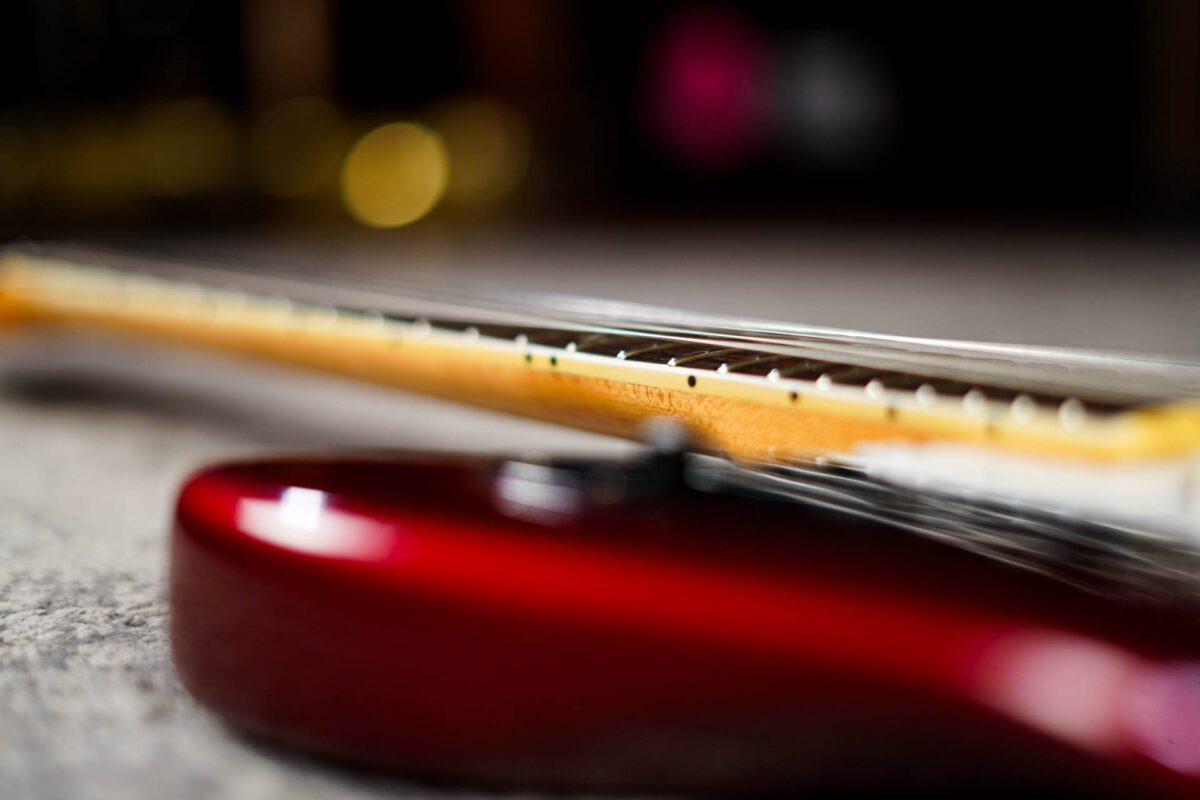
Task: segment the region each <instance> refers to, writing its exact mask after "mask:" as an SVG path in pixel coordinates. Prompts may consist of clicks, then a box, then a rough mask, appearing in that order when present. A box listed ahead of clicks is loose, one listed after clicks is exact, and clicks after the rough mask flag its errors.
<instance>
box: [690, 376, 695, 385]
mask: <svg viewBox="0 0 1200 800" xmlns="http://www.w3.org/2000/svg"><path fill="white" fill-rule="evenodd" d="M695 385H696V376H695V375H688V386H695Z"/></svg>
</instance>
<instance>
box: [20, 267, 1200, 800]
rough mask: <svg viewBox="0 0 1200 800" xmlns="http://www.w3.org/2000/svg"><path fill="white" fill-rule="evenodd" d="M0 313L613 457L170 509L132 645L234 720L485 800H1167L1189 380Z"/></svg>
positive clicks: (913, 355) (1186, 706) (279, 469)
mask: <svg viewBox="0 0 1200 800" xmlns="http://www.w3.org/2000/svg"><path fill="white" fill-rule="evenodd" d="M0 323H12V324H25V325H59V326H86V327H88V328H94V329H97V330H100V329H103V330H108V331H112V332H116V333H119V334H125V335H133V336H144V337H154V338H156V339H164V340H172V341H177V342H179V343H181V344H186V345H193V346H203V347H209V348H218V349H221V350H226V351H231V352H235V353H241V354H245V355H247V356H252V357H258V358H267V359H274V360H280V361H284V362H288V363H292V364H297V365H301V366H306V367H310V368H316V369H320V370H325V371H329V372H334V373H338V374H342V375H348V376H352V377H356V378H361V379H364V380H370V381H374V382H379V383H384V384H387V385H391V386H395V387H397V388H401V389H407V390H411V391H418V392H422V393H426V394H431V395H435V396H439V397H444V398H447V399H449V400H454V401H458V402H465V403H470V404H474V405H479V406H483V407H487V408H493V409H500V410H504V411H508V412H512V413H516V414H521V415H525V416H530V417H535V418H539V419H545V420H551V421H555V422H559V423H563V424H567V425H571V426H575V427H578V428H583V429H587V430H595V431H601V432H606V433H612V434H616V435H620V436H626V437H633V438H647V437H648V438H650V439H651V440H652V441H653V443H654V445H655V448H656V449H655V454H653V455H651V456H648V457H647V460H646V461H645V463H602V464H572V463H537V462H522V461H495V462H480V461H477V460H469V459H464V458H452V457H433V456H417V455H409V456H404V457H401V456H397V457H396V458H393V459H380V458H349V457H348V458H346V459H344V460H340V461H328V460H326V461H316V460H303V459H282V460H279V459H277V460H268V461H261V462H252V463H241V464H231V465H225V466H218V467H214V468H212V469H210V470H206V471H204V472H201V473H200V474H198V475H197V476H195V477H194V478H193V479H192V480H191V481H189V483H188V484H187V485H186V486H185V487H184V488H183V490H182V492H181V495H180V499H179V503H178V507H177V511H176V525H175V532H174V536H173V543H172V569H171V606H172V609H171V611H172V617H171V626H172V630H171V634H172V646H173V652H174V658H175V662H176V666H177V669H178V671H179V675H180V677H181V679H182V680H183V683H184V685H185V686H186V687H187V688H188V689H189V690H190V691H191V692H192V693H193V694H194V695H195V696H196V697H197V698H198V699H199V700H200V701H201V702H202V703H204V704H206V705H208V706H209V707H211V708H213V709H214V710H216V711H217V712H218V713H221V714H223V715H225V716H227V717H229V718H230V719H232V720H234V721H236V722H238V723H239V724H241V725H244V726H247V727H249V728H251V729H254V730H258V731H261V732H265V733H268V734H270V735H273V736H276V737H279V738H282V739H284V740H288V741H292V742H295V743H298V744H301V745H305V746H308V747H311V748H315V749H318V750H321V751H325V752H328V753H332V754H336V755H338V756H342V757H345V758H349V759H354V760H359V761H366V762H371V763H377V764H384V765H388V766H393V767H398V768H402V769H404V770H406V771H407V772H409V773H411V774H416V775H429V776H433V777H438V778H442V779H445V778H450V779H455V780H460V781H462V780H466V781H472V782H481V783H484V784H487V785H508V786H522V787H524V786H547V787H561V788H568V789H580V788H613V789H636V790H688V791H701V792H714V791H752V790H781V789H795V788H798V787H800V788H810V789H841V790H848V791H860V790H873V789H880V788H887V789H890V790H894V789H896V788H905V789H910V790H911V789H922V790H925V791H937V790H946V791H954V790H957V789H962V788H964V787H979V786H986V787H1000V786H1007V787H1010V788H1012V787H1025V788H1028V787H1030V786H1036V787H1054V788H1071V789H1077V790H1081V791H1086V792H1093V793H1108V794H1114V795H1121V794H1123V795H1124V796H1129V793H1131V792H1137V793H1142V794H1148V793H1158V794H1162V795H1164V796H1196V795H1198V794H1200V638H1198V637H1197V634H1198V633H1200V630H1198V627H1200V625H1198V623H1197V617H1196V613H1195V612H1196V607H1197V606H1196V599H1197V598H1196V595H1197V587H1200V562H1198V561H1197V552H1198V551H1200V499H1198V498H1200V494H1198V493H1197V489H1200V484H1198V482H1200V476H1198V475H1197V470H1196V465H1197V462H1196V457H1195V456H1196V452H1197V447H1198V446H1200V406H1198V405H1197V401H1196V398H1197V396H1198V394H1200V367H1197V366H1195V365H1191V364H1185V363H1177V362H1172V361H1169V360H1166V359H1157V358H1151V357H1144V356H1138V355H1134V354H1119V353H1099V352H1091V351H1085V350H1065V349H1056V348H1045V347H1019V346H1001V345H991V344H982V343H970V342H941V341H931V340H920V339H910V338H899V337H889V336H880V335H871V334H864V333H858V332H851V331H841V330H830V329H823V328H811V327H800V326H792V325H781V324H774V323H766V322H760V321H753V320H742V319H730V318H717V317H711V316H704V317H699V316H696V315H690V314H685V313H681V312H674V311H667V310H662V309H656V308H651V307H645V306H632V305H628V304H611V303H604V302H595V301H583V300H579V299H575V298H563V297H544V298H529V297H516V296H504V295H496V294H492V295H473V294H470V293H467V292H460V291H451V290H446V289H440V288H432V287H413V286H403V287H400V286H378V285H370V284H366V283H361V284H357V285H352V284H351V285H348V284H347V282H345V281H341V282H338V283H336V284H335V283H333V282H331V281H329V280H328V279H323V278H322V277H321V276H317V275H311V274H310V275H306V274H300V273H282V272H271V271H265V270H257V271H253V270H245V269H239V270H224V269H220V268H215V267H200V266H195V265H174V264H164V263H158V262H151V261H144V260H143V261H138V260H132V259H118V258H115V257H113V256H100V255H97V254H95V253H75V254H71V253H65V252H58V253H50V252H45V251H38V250H21V249H15V248H14V249H10V250H9V251H8V252H6V253H5V255H4V256H3V260H2V261H0Z"/></svg>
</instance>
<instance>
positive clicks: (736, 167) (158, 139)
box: [0, 0, 1200, 352]
mask: <svg viewBox="0 0 1200 800" xmlns="http://www.w3.org/2000/svg"><path fill="white" fill-rule="evenodd" d="M0 29H2V30H3V31H4V32H5V33H6V34H7V35H6V36H5V45H4V47H3V48H2V49H0V62H2V64H3V68H2V69H0V237H2V238H4V239H12V238H21V237H33V238H42V239H46V238H50V239H77V240H78V239H83V240H88V241H93V240H96V239H103V240H105V241H120V242H128V241H144V240H147V239H154V240H156V241H158V242H159V243H160V244H161V243H163V242H168V243H171V244H172V245H173V246H178V247H184V245H185V243H191V244H192V245H194V244H195V243H196V242H201V241H203V242H205V243H206V244H204V245H203V246H201V247H200V248H199V249H201V250H207V251H209V252H221V253H223V254H225V255H229V256H231V257H232V258H234V259H235V260H245V261H251V260H263V259H272V260H284V261H287V260H289V259H295V258H298V257H304V256H307V257H309V258H315V257H316V256H315V255H314V254H316V253H321V254H322V255H321V258H322V259H323V260H324V261H325V262H326V264H327V266H328V265H329V264H332V263H333V262H334V261H335V260H336V261H337V263H339V264H343V263H344V264H350V263H352V262H355V259H358V262H357V263H365V262H367V261H372V260H373V261H374V262H376V263H381V262H389V263H394V264H397V265H400V264H407V265H408V266H407V267H402V266H396V267H395V270H397V271H404V270H406V269H407V270H409V271H412V270H416V271H417V272H421V270H422V269H425V270H426V272H427V273H429V274H430V275H432V276H433V277H434V278H436V279H446V278H452V279H461V280H464V281H471V282H478V281H479V280H480V279H483V278H491V279H492V280H491V282H493V283H497V282H498V283H504V284H506V285H508V286H509V287H510V288H512V286H516V288H526V287H528V288H537V289H561V290H569V291H580V292H586V293H592V294H602V295H606V296H616V297H621V298H627V299H649V300H652V301H654V302H659V303H662V304H667V305H687V306H691V307H695V308H701V309H711V310H725V311H735V312H739V313H753V314H756V315H758V316H776V317H782V318H785V319H792V320H802V321H809V322H815V323H826V324H842V325H853V326H859V327H868V328H882V329H885V330H891V331H895V332H899V333H916V334H927V335H947V336H967V337H976V338H1000V339H1008V340H1013V339H1026V340H1029V339H1032V340H1038V341H1049V342H1056V343H1064V344H1099V345H1111V346H1124V347H1134V348H1141V349H1162V348H1168V349H1175V350H1185V351H1188V352H1192V351H1196V350H1200V348H1198V347H1196V346H1194V344H1193V343H1194V342H1196V340H1197V335H1198V334H1200V328H1198V327H1197V325H1196V324H1195V323H1192V322H1191V318H1192V317H1193V316H1194V315H1193V314H1192V313H1191V302H1190V299H1191V297H1194V296H1195V292H1196V291H1200V283H1197V282H1196V281H1192V282H1191V283H1187V281H1191V280H1192V279H1191V276H1192V275H1193V274H1196V273H1197V271H1196V270H1194V269H1192V264H1193V263H1194V261H1195V255H1196V248H1195V247H1193V245H1192V241H1193V232H1194V230H1195V228H1196V225H1197V223H1198V222H1200V5H1197V4H1196V3H1195V2H1193V0H1144V1H1142V2H1134V1H1132V0H1131V1H1129V2H1114V3H1104V4H1097V3H1091V4H1080V3H1063V4H1050V5H1047V4H1044V3H1035V2H1021V1H1020V0H1014V1H1013V2H1007V3H994V4H983V5H980V4H967V5H964V4H961V3H935V2H924V3H903V4H895V3H893V4H879V3H870V2H855V1H854V0H851V1H850V2H821V1H819V0H817V1H815V2H807V3H793V4H777V3H738V4H733V3H723V2H697V1H696V0H676V1H675V2H642V3H636V4H632V3H566V2H555V1H554V0H508V1H507V2H503V3H496V2H484V1H483V0H458V1H457V2H448V3H376V2H368V1H367V0H346V2H336V0H243V2H233V1H232V0H206V1H205V2H201V1H200V0H7V1H6V2H5V3H4V4H3V6H2V7H0ZM913 232H916V233H915V234H914V233H913ZM914 236H915V238H914ZM648 240H651V241H653V242H654V243H655V244H654V246H653V247H650V248H649V249H647V248H646V247H645V246H643V245H644V243H645V242H646V241H648ZM214 242H220V243H221V244H217V245H214ZM331 242H338V243H342V244H339V245H337V247H333V246H331V245H330V243H331ZM345 242H354V243H355V244H354V247H355V250H354V253H355V256H354V257H345V254H346V251H345V247H344V243H345ZM472 242H474V243H483V244H477V246H475V249H471V245H470V243H472ZM513 242H519V244H517V245H514V244H512V243H513ZM614 242H617V243H620V242H640V243H642V244H638V245H636V246H632V247H624V246H620V245H614V244H613V243H614ZM314 243H319V244H314ZM1016 243H1022V244H1021V245H1020V246H1018V244H1016ZM1026 245H1027V246H1026ZM321 248H325V249H324V250H322V249H321ZM339 248H340V249H339ZM605 248H607V249H605ZM846 248H850V249H846ZM185 249H186V248H185ZM365 252H366V253H370V256H369V257H364V256H363V255H362V254H363V253H365ZM448 253H450V254H451V255H447V254H448ZM452 261H453V262H455V263H456V264H457V265H458V266H457V267H456V268H455V269H450V270H447V269H441V268H439V269H430V268H429V267H430V265H432V264H435V263H436V264H441V265H443V266H445V265H446V264H448V263H450V262H452ZM485 262H486V263H485ZM731 264H736V265H737V266H738V269H739V270H745V271H746V272H744V273H743V274H744V275H753V276H755V278H756V279H757V277H758V276H760V275H762V276H764V277H763V280H764V281H765V282H767V283H771V284H774V285H776V286H788V287H792V288H797V287H798V286H801V285H802V291H796V292H790V293H789V294H788V302H787V303H786V304H785V302H784V300H783V299H781V298H780V297H779V296H778V293H777V292H773V291H759V292H757V293H753V292H752V293H750V294H746V293H744V292H741V291H730V290H729V285H728V284H729V282H728V280H726V282H725V283H724V284H723V285H717V284H721V281H720V280H717V281H716V282H715V283H714V281H712V280H708V279H707V278H705V276H710V277H711V276H713V275H716V276H718V278H719V277H721V276H722V275H724V276H725V278H728V277H729V276H728V271H729V266H730V265H731ZM414 265H415V266H414ZM1148 270H1149V271H1150V272H1153V273H1154V274H1162V275H1164V276H1169V277H1170V280H1171V281H1172V282H1171V283H1165V284H1164V283H1159V284H1157V285H1156V286H1151V287H1150V288H1146V286H1145V284H1146V283H1147V281H1146V280H1145V275H1146V274H1148V273H1147V271H1148ZM600 272H603V273H604V275H603V276H600V274H599V273H600ZM648 276H650V277H654V278H655V279H657V280H658V283H657V284H653V288H654V291H653V292H650V291H645V290H644V287H645V286H646V283H645V282H646V281H647V280H648ZM1048 276H1049V277H1048ZM816 278H819V279H820V280H816ZM1091 278H1098V279H1102V281H1106V282H1107V283H1095V282H1094V281H1091V280H1090V279H1091ZM901 279H903V283H900V282H899V281H901ZM1084 279H1087V280H1089V283H1088V285H1087V286H1086V287H1083V288H1082V289H1081V288H1080V284H1081V282H1082V281H1083V280H1084ZM632 280H636V281H638V285H639V287H641V288H643V290H642V291H637V292H634V291H632V290H631V289H630V283H631V281H632ZM798 281H799V282H800V283H799V284H798V283H797V282H798ZM838 281H841V283H837V282H838ZM1179 281H1184V283H1179ZM1039 286H1040V289H1039V288H1038V287H1039ZM1031 287H1032V288H1031ZM931 290H932V291H933V292H934V294H933V295H931V294H930V291H931ZM965 297H969V298H973V299H974V301H975V302H973V304H970V305H967V304H964V303H963V302H962V299H963V298H965ZM981 298H987V299H989V301H990V302H988V303H984V304H982V305H986V306H987V307H988V308H987V309H984V310H983V311H982V312H981V311H980V308H979V306H980V305H981V303H980V302H979V300H980V299H981ZM1038 303H1040V304H1041V305H1040V306H1039V305H1038ZM989 309H990V310H989ZM1060 309H1062V310H1061V313H1060ZM1130 309H1132V311H1130ZM1163 313H1165V314H1167V316H1168V317H1169V318H1170V319H1171V320H1172V323H1171V324H1164V323H1162V322H1161V320H1160V319H1159V317H1160V315H1161V314H1163ZM1131 314H1132V316H1131ZM1098 319H1099V320H1101V321H1102V323H1103V324H1100V323H1097V320H1098Z"/></svg>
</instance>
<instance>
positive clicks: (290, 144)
mask: <svg viewBox="0 0 1200 800" xmlns="http://www.w3.org/2000/svg"><path fill="white" fill-rule="evenodd" d="M347 139H348V136H347V131H346V124H345V121H344V120H343V119H342V115H341V113H340V112H339V111H338V109H337V108H336V107H334V105H333V104H332V103H330V102H328V101H327V100H323V99H321V98H319V97H297V98H293V99H291V100H287V101H284V102H283V103H280V104H279V105H276V106H273V107H272V108H270V109H268V110H267V111H266V112H265V113H264V114H263V115H262V116H261V117H259V118H258V119H257V120H256V121H255V124H254V126H253V128H252V129H251V131H250V141H249V156H250V173H251V176H252V177H253V179H254V183H255V185H256V186H258V188H259V189H260V190H261V191H262V192H263V193H264V194H267V195H270V196H271V197H281V198H289V197H302V196H304V195H311V194H315V193H317V192H320V191H321V190H323V189H329V188H332V187H333V186H335V185H336V184H337V176H338V168H339V167H340V166H341V163H342V158H343V156H344V155H345V151H346V145H347Z"/></svg>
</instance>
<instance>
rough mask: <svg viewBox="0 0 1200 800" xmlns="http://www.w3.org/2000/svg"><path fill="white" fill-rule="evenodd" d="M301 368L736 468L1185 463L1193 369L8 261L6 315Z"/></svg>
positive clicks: (63, 261) (1068, 353)
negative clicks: (649, 441) (1011, 457)
mask: <svg viewBox="0 0 1200 800" xmlns="http://www.w3.org/2000/svg"><path fill="white" fill-rule="evenodd" d="M4 317H8V318H11V319H17V320H22V321H26V322H33V323H49V324H58V325H76V326H77V325H85V326H91V327H96V328H104V329H110V330H114V331H123V332H126V333H133V334H137V335H142V336H148V337H153V338H160V339H165V340H173V341H178V342H183V343H189V344H193V345H200V346H205V347H211V348H216V349H220V350H226V351H232V352H237V353H243V354H247V355H252V356H258V357H262V358H269V359H274V360H280V361H285V362H290V363H295V364H301V365H305V366H309V367H313V368H318V369H323V370H327V371H330V372H336V373H340V374H344V375H349V376H352V377H356V378H362V379H366V380H371V381H375V382H378V383H383V384H388V385H392V386H397V387H400V388H406V389H410V390H414V391H419V392H424V393H428V394H432V395H437V396H442V397H447V398H450V399H454V400H458V401H462V402H467V403H471V404H475V405H480V406H484V407H489V408H496V409H501V410H505V411H510V412H514V413H518V414H523V415H526V416H532V417H537V418H543V419H549V420H554V421H558V422H563V423H566V424H569V425H573V426H575V427H580V428H586V429H591V430H599V431H604V432H610V433H616V434H620V435H624V436H638V435H640V432H641V430H642V426H643V425H644V423H645V422H646V421H647V420H649V419H651V418H655V417H660V416H668V417H672V418H675V419H678V420H679V421H680V422H682V423H683V425H684V426H685V427H686V428H687V429H688V430H689V432H690V434H691V436H692V437H693V441H694V442H695V444H696V446H697V447H699V448H701V449H707V450H714V451H720V452H725V453H728V454H730V455H733V456H734V457H737V458H740V459H753V460H786V459H792V458H811V457H813V456H821V455H845V454H849V453H852V452H853V451H854V450H855V449H856V448H857V447H860V446H861V445H862V444H864V443H870V442H877V441H910V442H929V441H948V442H958V443H965V444H970V445H985V446H988V447H992V448H1000V449H1006V450H1013V451H1019V452H1038V453H1042V454H1053V455H1063V456H1073V457H1084V458H1092V459H1113V458H1131V457H1151V456H1160V455H1164V454H1174V453H1181V452H1186V451H1190V450H1191V449H1194V448H1195V446H1196V445H1197V443H1198V442H1200V421H1198V420H1200V417H1198V416H1197V414H1196V413H1195V412H1194V411H1193V410H1192V406H1191V400H1190V398H1193V397H1195V396H1196V395H1197V394H1198V393H1200V370H1198V369H1197V368H1196V367H1194V366H1190V365H1181V364H1174V363H1166V362H1162V361H1156V360H1152V359H1145V358H1138V357H1135V356H1128V355H1119V354H1101V353H1093V352H1088V351H1077V350H1061V349H1052V348H1039V347H1015V346H1000V345H988V344H981V343H969V342H936V341H930V340H920V339H908V338H900V337H888V336H882V335H873V334H864V333H856V332H850V331H839V330H830V329H822V328H812V327H800V326H790V325H782V324H775V323H766V322H758V321H747V320H736V319H728V318H719V317H712V316H703V317H701V316H695V315H689V314H686V313H683V312H672V311H666V310H662V309H654V308H651V307H646V306H631V305H627V304H611V303H598V302H594V301H582V300H578V299H573V298H543V299H534V300H531V299H529V298H524V297H516V296H504V295H493V296H471V295H466V294H464V293H459V292H452V291H447V290H444V289H431V288H428V287H404V288H402V289H397V288H395V287H389V288H380V287H377V286H371V285H367V284H360V285H357V286H356V285H348V284H347V282H341V283H339V284H336V285H335V284H333V283H331V282H330V281H329V280H328V279H322V278H320V277H318V276H301V275H296V274H282V273H270V272H264V271H257V272H247V271H244V270H237V271H231V270H222V269H217V268H209V267H197V266H180V265H165V264H160V263H154V262H150V261H134V260H129V259H126V260H123V261H119V260H115V259H113V258H111V257H109V258H104V257H100V256H97V255H95V254H86V255H74V256H71V255H48V254H39V253H36V252H29V251H20V250H10V251H9V252H7V253H6V254H5V256H4V259H3V262H2V266H0V318H4Z"/></svg>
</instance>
